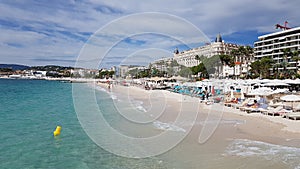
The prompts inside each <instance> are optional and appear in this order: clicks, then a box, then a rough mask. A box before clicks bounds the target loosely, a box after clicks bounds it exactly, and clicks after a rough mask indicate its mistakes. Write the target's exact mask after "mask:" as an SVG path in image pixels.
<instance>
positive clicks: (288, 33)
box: [254, 27, 300, 72]
mask: <svg viewBox="0 0 300 169" xmlns="http://www.w3.org/2000/svg"><path fill="white" fill-rule="evenodd" d="M299 50H300V27H296V28H292V29H286V30H283V31H280V32H275V33H270V34H266V35H263V36H259V37H258V41H256V42H255V43H254V55H255V56H254V57H255V59H256V60H259V59H261V58H263V57H269V58H271V59H272V60H273V61H275V64H276V65H278V67H279V68H278V67H277V70H278V71H279V72H280V71H282V70H283V69H284V68H283V67H282V66H281V67H280V66H279V65H282V63H283V62H286V63H288V64H286V65H287V66H286V69H287V70H292V71H298V70H299V65H298V63H297V62H296V61H295V60H294V59H293V54H292V53H293V52H294V51H299ZM286 51H290V54H288V55H287V54H286ZM271 72H272V71H271Z"/></svg>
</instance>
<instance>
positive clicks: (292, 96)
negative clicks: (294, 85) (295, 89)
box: [280, 94, 300, 102]
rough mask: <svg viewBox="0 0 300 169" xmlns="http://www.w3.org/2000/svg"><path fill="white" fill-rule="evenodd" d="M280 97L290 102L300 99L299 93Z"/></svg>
mask: <svg viewBox="0 0 300 169" xmlns="http://www.w3.org/2000/svg"><path fill="white" fill-rule="evenodd" d="M280 99H281V100H284V101H289V102H296V101H300V97H299V96H297V95H294V94H291V95H285V96H282V97H280Z"/></svg>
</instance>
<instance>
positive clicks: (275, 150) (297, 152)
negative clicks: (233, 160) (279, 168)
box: [225, 139, 300, 169]
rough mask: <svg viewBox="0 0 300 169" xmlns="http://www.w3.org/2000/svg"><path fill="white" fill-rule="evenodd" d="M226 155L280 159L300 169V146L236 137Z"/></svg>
mask: <svg viewBox="0 0 300 169" xmlns="http://www.w3.org/2000/svg"><path fill="white" fill-rule="evenodd" d="M225 155H231V156H240V157H259V158H264V159H266V160H276V161H278V160H279V161H282V162H283V163H285V164H288V165H290V166H291V167H292V168H295V169H300V148H296V147H288V146H282V145H275V144H270V143H265V142H261V141H253V140H247V139H236V140H234V141H233V142H232V143H231V144H230V145H229V146H228V147H227V149H226V154H225Z"/></svg>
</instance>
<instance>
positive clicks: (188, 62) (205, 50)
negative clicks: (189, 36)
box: [174, 34, 238, 67]
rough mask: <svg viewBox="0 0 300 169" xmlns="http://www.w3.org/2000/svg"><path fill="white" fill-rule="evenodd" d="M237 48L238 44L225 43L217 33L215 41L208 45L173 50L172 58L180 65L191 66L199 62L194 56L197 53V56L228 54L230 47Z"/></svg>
mask: <svg viewBox="0 0 300 169" xmlns="http://www.w3.org/2000/svg"><path fill="white" fill-rule="evenodd" d="M237 48H238V45H236V44H231V43H225V42H224V41H223V40H222V37H221V35H220V34H219V35H218V36H217V37H216V40H215V42H213V43H210V44H208V45H205V46H201V47H198V48H194V49H190V50H186V51H183V52H179V51H178V50H175V52H174V59H175V60H176V61H177V62H178V64H180V65H184V66H186V67H193V66H197V65H198V64H200V61H199V60H197V59H196V58H195V57H196V56H197V55H198V56H199V57H200V56H204V57H212V56H214V55H221V54H230V52H231V50H232V49H237Z"/></svg>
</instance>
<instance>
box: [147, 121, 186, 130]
mask: <svg viewBox="0 0 300 169" xmlns="http://www.w3.org/2000/svg"><path fill="white" fill-rule="evenodd" d="M153 125H154V127H156V128H157V129H160V130H166V131H179V132H186V130H185V129H183V128H180V127H178V126H176V125H174V124H170V123H163V122H160V121H155V122H153Z"/></svg>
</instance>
